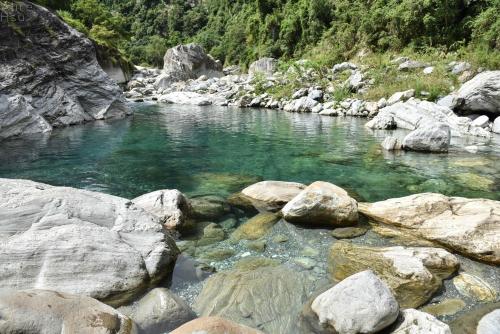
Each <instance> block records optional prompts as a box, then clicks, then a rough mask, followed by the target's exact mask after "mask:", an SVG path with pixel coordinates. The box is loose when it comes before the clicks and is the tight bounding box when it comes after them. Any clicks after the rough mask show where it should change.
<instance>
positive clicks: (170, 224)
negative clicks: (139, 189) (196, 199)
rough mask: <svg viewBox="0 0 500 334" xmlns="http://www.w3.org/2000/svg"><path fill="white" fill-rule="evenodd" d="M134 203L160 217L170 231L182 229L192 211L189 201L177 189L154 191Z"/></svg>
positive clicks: (137, 198)
mask: <svg viewBox="0 0 500 334" xmlns="http://www.w3.org/2000/svg"><path fill="white" fill-rule="evenodd" d="M132 202H134V203H135V204H136V205H137V206H139V207H141V208H143V209H144V210H146V211H148V212H149V213H152V214H153V215H155V216H156V217H158V219H160V222H161V223H162V224H163V225H164V226H165V227H166V228H168V229H175V228H179V227H182V225H183V224H184V221H185V219H186V218H187V216H188V215H189V213H190V211H191V206H190V204H189V201H188V200H187V199H186V197H184V195H183V194H182V193H181V192H180V191H179V190H177V189H171V190H169V189H164V190H157V191H153V192H151V193H147V194H144V195H141V196H139V197H136V198H134V199H133V200H132Z"/></svg>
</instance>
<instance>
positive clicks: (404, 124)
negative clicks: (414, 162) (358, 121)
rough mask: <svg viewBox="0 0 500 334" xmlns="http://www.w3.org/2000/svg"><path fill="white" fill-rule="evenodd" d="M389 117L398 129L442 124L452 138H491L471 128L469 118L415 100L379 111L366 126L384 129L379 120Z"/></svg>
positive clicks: (383, 123)
mask: <svg viewBox="0 0 500 334" xmlns="http://www.w3.org/2000/svg"><path fill="white" fill-rule="evenodd" d="M391 117H392V119H393V120H394V122H395V124H396V127H397V128H400V129H407V130H416V129H418V128H420V127H422V126H426V125H432V124H436V123H444V124H446V125H448V126H449V127H450V130H451V135H452V136H454V137H460V136H463V135H471V136H478V137H486V138H489V137H490V136H491V133H490V132H489V131H487V130H485V129H482V128H479V127H474V126H472V125H471V123H472V121H471V120H470V119H469V118H467V117H460V116H457V115H456V114H455V113H454V112H453V111H452V110H451V109H450V108H448V107H446V106H442V105H438V104H436V103H433V102H429V101H421V100H418V99H415V98H411V99H409V100H408V101H406V102H397V103H395V104H393V105H389V106H387V107H385V108H382V109H380V111H379V113H378V115H377V116H375V118H373V120H371V121H370V122H369V123H368V124H367V126H368V127H370V128H372V129H386V127H385V124H386V123H387V122H386V121H380V120H381V119H384V120H385V119H391ZM379 124H380V125H379Z"/></svg>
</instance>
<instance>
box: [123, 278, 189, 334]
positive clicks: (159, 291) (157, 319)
mask: <svg viewBox="0 0 500 334" xmlns="http://www.w3.org/2000/svg"><path fill="white" fill-rule="evenodd" d="M118 311H120V312H121V313H123V314H125V315H127V316H129V317H130V318H131V319H132V320H133V321H134V323H135V324H136V325H137V327H138V332H139V334H141V333H145V334H163V333H165V332H169V331H171V330H174V329H175V328H177V327H179V326H180V325H182V324H185V323H186V322H188V321H190V320H193V319H194V318H196V314H195V313H194V312H193V311H192V310H191V309H190V308H189V306H188V305H187V304H186V302H185V301H183V300H182V299H180V298H179V297H177V296H176V295H174V294H173V293H172V292H170V290H168V289H165V288H156V289H153V290H151V291H150V292H148V293H147V294H146V295H145V296H144V297H142V298H141V299H139V301H137V302H136V303H134V304H132V305H131V306H124V307H120V308H119V309H118Z"/></svg>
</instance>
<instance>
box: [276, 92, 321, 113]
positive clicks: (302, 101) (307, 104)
mask: <svg viewBox="0 0 500 334" xmlns="http://www.w3.org/2000/svg"><path fill="white" fill-rule="evenodd" d="M318 103H319V102H318V101H316V100H313V99H312V98H310V97H309V96H303V97H301V98H299V99H296V100H292V101H291V102H289V103H288V104H286V105H285V106H284V108H283V110H284V111H288V112H312V110H313V108H314V107H316V106H317V105H318Z"/></svg>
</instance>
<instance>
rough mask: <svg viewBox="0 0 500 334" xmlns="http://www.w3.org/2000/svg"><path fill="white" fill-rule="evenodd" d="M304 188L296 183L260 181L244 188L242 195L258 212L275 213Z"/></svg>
mask: <svg viewBox="0 0 500 334" xmlns="http://www.w3.org/2000/svg"><path fill="white" fill-rule="evenodd" d="M304 188H306V186H305V185H303V184H301V183H296V182H283V181H262V182H258V183H255V184H252V185H251V186H248V187H246V188H245V189H243V190H242V194H243V195H245V196H246V197H247V198H248V199H249V200H250V201H251V202H252V204H253V205H254V207H255V208H257V209H259V210H260V209H262V210H266V211H277V210H280V209H281V208H282V207H283V206H285V204H286V203H288V202H289V201H291V200H292V199H293V198H294V197H295V196H297V195H298V194H299V193H300V192H301V191H302V190H304Z"/></svg>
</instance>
